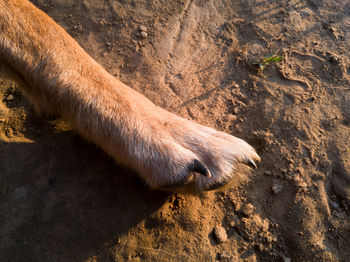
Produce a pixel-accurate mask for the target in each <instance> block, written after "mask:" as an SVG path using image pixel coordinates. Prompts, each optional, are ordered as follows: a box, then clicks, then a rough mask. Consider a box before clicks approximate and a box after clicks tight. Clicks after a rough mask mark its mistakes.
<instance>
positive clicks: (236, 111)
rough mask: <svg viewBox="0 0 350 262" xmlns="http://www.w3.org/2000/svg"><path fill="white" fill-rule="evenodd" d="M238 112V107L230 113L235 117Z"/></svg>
mask: <svg viewBox="0 0 350 262" xmlns="http://www.w3.org/2000/svg"><path fill="white" fill-rule="evenodd" d="M238 112H239V109H238V107H235V108H233V109H232V113H233V114H235V115H237V114H238Z"/></svg>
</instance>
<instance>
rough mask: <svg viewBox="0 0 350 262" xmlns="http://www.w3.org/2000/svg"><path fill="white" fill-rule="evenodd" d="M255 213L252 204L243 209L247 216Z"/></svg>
mask: <svg viewBox="0 0 350 262" xmlns="http://www.w3.org/2000/svg"><path fill="white" fill-rule="evenodd" d="M253 212H254V206H253V205H252V204H247V205H245V206H244V207H243V208H242V213H243V214H244V215H246V216H250V215H251V214H252V213H253Z"/></svg>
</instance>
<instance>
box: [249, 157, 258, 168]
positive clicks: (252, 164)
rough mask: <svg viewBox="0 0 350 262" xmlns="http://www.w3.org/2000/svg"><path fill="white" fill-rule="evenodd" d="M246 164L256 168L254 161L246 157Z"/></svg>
mask: <svg viewBox="0 0 350 262" xmlns="http://www.w3.org/2000/svg"><path fill="white" fill-rule="evenodd" d="M247 165H248V166H250V167H251V168H253V169H257V168H258V167H257V166H256V164H255V162H254V161H253V160H251V159H248V161H247Z"/></svg>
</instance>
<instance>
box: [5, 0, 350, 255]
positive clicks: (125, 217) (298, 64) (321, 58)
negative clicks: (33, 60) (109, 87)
mask: <svg viewBox="0 0 350 262" xmlns="http://www.w3.org/2000/svg"><path fill="white" fill-rule="evenodd" d="M33 2H34V3H35V4H36V5H37V6H38V7H39V8H40V9H42V10H44V11H45V12H46V13H48V14H49V15H50V16H51V17H53V18H54V19H55V20H56V21H57V22H58V23H59V24H61V25H62V26H63V27H64V28H65V29H66V30H67V31H68V32H69V33H70V34H71V35H72V36H73V37H74V38H75V39H76V40H77V41H78V42H79V43H80V44H81V45H82V46H83V48H84V49H85V50H86V51H87V52H88V53H89V54H91V55H92V56H93V57H94V58H95V59H96V60H97V61H98V62H99V63H101V64H102V65H103V66H104V67H106V68H107V70H108V71H109V72H111V74H113V75H115V76H116V77H118V78H120V79H121V80H123V81H124V82H125V83H127V84H129V85H130V86H132V87H133V88H135V89H136V90H138V91H140V92H141V93H143V94H145V95H146V96H147V97H149V98H150V99H151V100H152V101H154V102H155V103H156V104H158V105H160V106H162V107H164V108H166V109H168V110H170V111H173V112H176V113H177V114H179V115H181V116H183V117H185V118H188V119H192V120H194V121H197V122H199V123H201V124H204V125H208V126H211V127H214V128H217V129H219V130H223V131H225V132H227V133H230V134H234V135H236V136H238V137H241V138H244V139H246V140H247V141H248V142H249V143H251V144H252V145H253V146H254V147H255V148H257V150H258V152H259V154H260V156H261V157H262V162H261V164H260V167H259V169H258V170H257V171H256V172H254V173H253V174H252V175H249V176H246V177H245V178H244V177H243V178H244V179H240V180H239V181H238V182H239V183H238V182H237V183H236V184H237V185H236V186H233V187H230V188H227V189H226V190H225V191H222V192H209V193H205V194H202V195H199V196H193V195H186V194H181V193H166V192H158V191H150V190H148V189H147V188H146V187H145V186H144V184H143V182H142V181H140V180H139V179H138V178H137V176H135V174H133V172H132V171H130V170H128V169H126V168H123V167H120V166H117V165H116V164H115V163H114V162H113V160H111V159H110V158H109V157H108V156H106V155H105V154H104V153H103V152H102V151H101V150H99V149H98V148H96V147H95V146H94V145H91V144H89V143H88V142H86V141H84V140H83V139H81V138H80V137H79V135H77V134H75V133H74V131H72V130H71V128H70V127H69V126H68V125H67V124H65V123H63V122H60V121H57V120H56V121H49V120H45V119H42V118H40V117H38V116H37V115H36V114H35V113H34V112H33V109H32V107H31V105H30V104H29V103H28V102H27V101H26V99H25V98H24V97H23V96H22V95H21V93H20V92H19V91H18V88H16V86H17V85H18V84H17V83H14V82H11V81H9V80H7V79H6V78H5V77H2V78H1V79H0V174H1V175H0V257H1V261H11V262H12V261H81V262H96V261H98V262H100V261H215V260H219V261H285V262H287V261H348V260H349V257H350V209H349V207H350V162H349V159H350V140H349V136H350V85H349V81H350V67H349V65H350V4H349V2H348V1H340V0H320V1H316V0H300V1H298V0H291V1H290V0H282V1H272V0H248V1H247V0H237V1H230V0H218V1H217V0H215V1H214V0H209V1H196V0H193V1H190V0H183V1H176V3H175V1H163V3H161V2H160V1H113V0H84V1H73V0H33ZM140 26H145V27H146V28H147V36H146V35H144V36H146V37H144V36H141V35H140ZM271 52H275V53H277V54H280V55H283V56H284V58H285V59H284V61H283V62H280V63H276V64H275V65H270V66H268V67H266V69H265V70H264V71H263V74H262V75H259V74H257V72H256V68H255V67H254V66H253V65H252V63H254V62H257V61H259V60H260V59H261V58H263V57H265V56H266V55H267V54H269V53H271ZM215 227H216V228H217V230H216V231H215V232H216V233H217V234H218V236H217V235H216V234H215V233H213V229H214V228H215ZM220 232H221V234H219V233H220ZM225 233H226V235H227V239H225ZM220 240H221V241H220ZM219 242H222V243H219Z"/></svg>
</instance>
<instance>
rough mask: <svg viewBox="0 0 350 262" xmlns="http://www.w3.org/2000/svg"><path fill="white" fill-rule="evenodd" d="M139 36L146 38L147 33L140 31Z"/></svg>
mask: <svg viewBox="0 0 350 262" xmlns="http://www.w3.org/2000/svg"><path fill="white" fill-rule="evenodd" d="M140 36H142V37H143V38H147V36H148V34H147V33H146V32H145V31H141V32H140Z"/></svg>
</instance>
